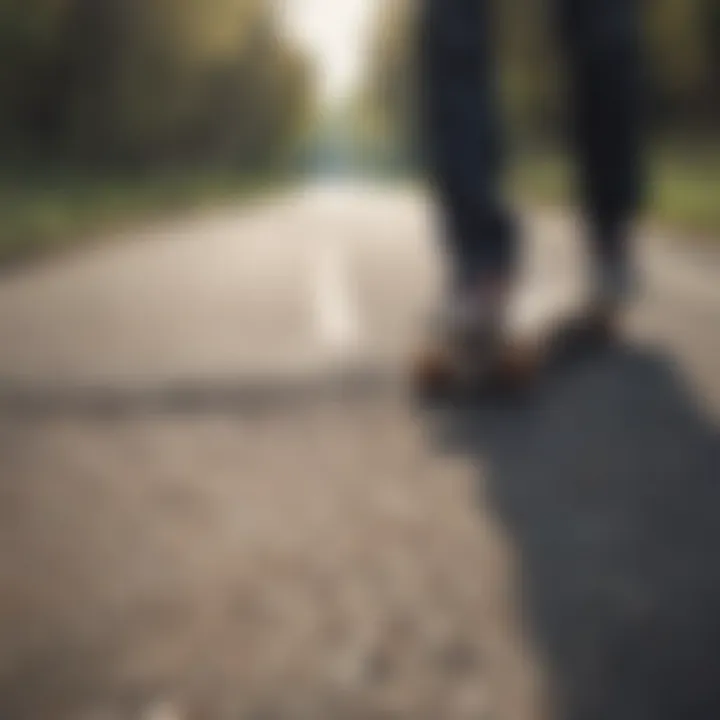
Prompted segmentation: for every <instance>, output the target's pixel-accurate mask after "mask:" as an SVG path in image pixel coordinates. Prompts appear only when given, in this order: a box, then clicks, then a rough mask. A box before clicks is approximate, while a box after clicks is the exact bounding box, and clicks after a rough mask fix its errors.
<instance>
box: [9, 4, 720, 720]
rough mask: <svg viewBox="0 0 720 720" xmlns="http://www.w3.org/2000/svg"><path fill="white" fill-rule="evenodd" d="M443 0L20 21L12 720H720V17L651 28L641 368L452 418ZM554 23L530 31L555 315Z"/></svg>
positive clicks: (540, 259)
mask: <svg viewBox="0 0 720 720" xmlns="http://www.w3.org/2000/svg"><path fill="white" fill-rule="evenodd" d="M420 1H421V0H277V2H274V1H273V0H0V720H240V719H241V718H242V719H243V720H244V719H245V718H247V720H284V719H286V718H287V719H288V720H295V719H297V720H310V719H312V720H316V719H327V720H345V719H346V718H347V719H348V720H351V719H357V720H365V719H367V720H395V719H396V718H397V719H399V720H404V719H407V720H423V719H425V718H427V720H488V719H489V718H498V720H500V719H502V720H505V719H507V720H577V719H578V718H583V720H585V719H586V718H592V719H593V720H595V719H597V718H600V719H602V720H606V719H607V720H610V719H612V720H627V719H630V720H648V719H651V720H676V719H677V718H681V719H682V720H713V719H714V718H720V696H719V694H718V668H720V623H718V608H719V607H720V564H719V563H718V561H717V558H718V550H719V549H720V524H719V523H718V522H717V517H718V511H719V508H720V483H719V482H718V479H719V478H720V434H719V433H718V423H717V420H718V417H720V375H719V374H718V368H720V282H719V280H718V278H719V275H720V248H719V247H718V244H717V243H718V240H719V239H720V3H719V2H718V0H653V1H652V2H645V3H643V4H644V8H645V16H644V20H645V23H644V31H645V34H646V43H645V50H646V68H647V80H648V83H647V101H648V103H647V105H648V110H649V120H650V125H651V128H650V129H651V137H650V141H651V142H650V166H651V167H650V171H651V183H650V185H651V187H650V197H649V203H648V206H647V210H646V218H647V221H648V222H647V224H645V225H643V227H642V228H641V229H640V232H639V237H638V249H639V256H640V264H641V267H642V271H643V273H642V274H643V287H642V292H641V293H640V297H638V299H637V302H636V303H634V304H633V306H632V307H631V308H629V312H628V317H627V320H628V322H627V325H628V327H627V335H626V337H624V338H623V340H626V341H627V342H624V341H623V342H619V343H617V345H616V346H614V347H613V348H609V349H608V350H607V352H605V353H600V354H599V355H598V356H596V357H594V358H592V359H590V360H588V362H587V363H580V364H579V365H578V366H577V367H575V366H573V367H572V368H571V369H570V371H568V372H567V373H557V374H556V375H555V374H552V373H549V374H548V376H547V379H548V382H547V383H545V382H542V383H538V387H537V388H533V391H532V392H530V393H529V394H528V397H526V398H525V397H524V398H522V400H521V401H519V402H510V403H502V402H497V403H494V402H488V403H484V402H480V403H478V404H477V405H475V404H473V403H468V404H467V405H465V404H463V403H458V404H452V403H451V404H450V405H449V406H448V407H446V408H442V409H441V410H439V411H438V412H436V413H435V412H424V411H423V410H424V409H421V408H418V407H417V406H416V405H415V404H414V403H412V402H409V401H408V397H407V395H406V394H405V393H404V392H403V389H404V387H405V383H404V382H403V381H404V375H403V368H405V367H406V366H405V363H406V360H407V355H408V352H409V351H411V350H412V349H413V348H414V347H415V343H416V342H417V340H418V331H419V329H420V328H421V326H422V318H421V317H420V314H421V313H422V312H423V310H424V309H425V308H429V307H431V306H432V303H433V302H434V301H435V295H436V290H437V287H438V283H437V280H438V275H439V272H438V271H439V270H441V269H442V263H440V262H439V260H438V257H437V249H438V245H439V244H438V243H437V242H436V240H437V238H436V233H435V230H434V228H433V226H432V223H431V222H429V220H430V218H429V215H428V213H427V210H428V206H429V203H427V202H426V200H427V198H425V196H424V193H423V192H422V182H421V180H420V179H421V169H420V168H419V167H418V154H417V113H416V111H415V107H416V90H417V86H418V78H417V75H416V67H417V66H416V61H415V55H414V48H415V42H414V39H415V32H414V23H415V11H416V10H417V4H418V3H419V2H420ZM548 4H549V2H546V1H545V0H497V1H496V6H497V8H498V10H499V11H500V13H499V15H500V17H499V21H498V26H497V32H498V34H500V35H501V36H502V37H501V38H500V42H498V46H499V48H500V50H499V52H500V55H501V57H500V58H499V59H498V67H499V68H500V71H501V75H502V87H503V99H504V105H505V114H506V117H507V120H508V129H509V133H508V134H509V138H508V140H509V143H508V144H509V146H510V150H511V158H510V159H511V161H512V162H511V163H510V173H509V176H508V185H509V189H511V190H512V191H513V196H514V197H515V198H516V199H517V200H518V201H519V202H520V204H521V205H522V206H523V218H524V219H525V220H527V230H528V232H527V243H525V247H526V249H527V251H528V252H527V257H528V260H529V262H528V263H526V266H527V267H523V268H522V271H523V273H525V272H526V271H527V275H526V276H523V282H522V283H520V290H521V292H520V293H519V294H524V295H525V296H526V298H525V299H526V300H527V301H528V302H527V305H528V307H531V308H535V309H537V308H540V309H542V308H545V309H546V311H547V308H550V309H551V311H554V310H553V309H554V308H555V307H556V306H555V305H553V303H554V302H555V301H556V300H557V297H558V296H562V297H561V299H562V298H563V297H566V296H567V297H570V299H571V300H574V299H577V294H576V293H575V291H576V289H577V285H578V282H577V280H578V278H580V279H582V273H581V269H582V268H583V267H584V265H583V262H584V261H585V260H586V258H585V253H584V250H585V248H584V246H583V243H582V242H578V235H579V234H580V233H579V232H578V228H577V226H576V224H575V222H574V219H573V215H572V211H571V210H570V205H571V202H572V200H573V193H574V182H573V179H572V178H573V175H572V167H571V165H570V163H569V159H568V158H569V153H568V147H567V137H566V135H567V134H566V132H565V128H566V125H567V122H566V111H565V103H564V84H565V81H564V70H563V63H562V59H561V58H559V57H558V55H557V47H556V45H555V43H554V42H553V41H552V33H553V30H552V27H551V15H550V13H549V12H547V10H548V8H547V5H548ZM525 280H527V282H525ZM542 317H543V316H542V315H541V318H542ZM544 317H546V318H549V317H550V313H549V312H546V315H545V316H544ZM516 399H517V398H516ZM546 701H547V702H546Z"/></svg>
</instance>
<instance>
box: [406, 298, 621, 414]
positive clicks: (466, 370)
mask: <svg viewBox="0 0 720 720" xmlns="http://www.w3.org/2000/svg"><path fill="white" fill-rule="evenodd" d="M619 336H620V329H619V323H618V320H617V316H616V313H613V312H611V311H609V310H603V311H600V310H587V309H580V310H579V311H578V310H576V311H574V312H565V313H563V314H560V315H559V316H555V317H552V318H545V319H543V320H539V321H537V322H535V323H534V324H533V325H532V326H529V327H528V326H525V327H521V328H518V327H514V328H513V327H511V328H510V330H508V331H507V332H506V333H505V335H504V336H503V337H499V338H497V339H496V340H495V341H494V343H493V345H492V349H491V351H490V352H484V353H483V354H482V357H479V356H478V355H477V354H475V353H474V352H473V350H472V349H471V348H468V347H464V346H463V344H462V343H454V342H453V341H452V340H451V339H448V338H443V337H442V336H441V335H440V336H439V337H438V335H435V336H433V335H432V334H431V336H430V338H429V340H428V341H426V343H425V344H424V345H423V346H421V350H420V352H419V353H418V355H417V356H416V357H415V358H414V360H413V364H412V368H411V382H412V386H413V390H414V393H415V394H416V395H417V396H419V397H421V398H423V399H431V400H432V399H441V398H446V397H455V396H461V397H462V396H466V397H478V396H480V397H481V396H483V395H484V394H488V393H489V394H496V393H497V394H505V395H508V394H517V393H523V392H525V391H527V390H529V389H531V388H532V387H533V386H534V385H536V384H537V382H538V381H539V380H541V379H542V378H543V377H545V376H547V375H549V374H551V373H553V372H556V371H559V370H562V369H564V368H567V367H568V366H569V365H570V364H573V363H575V362H577V361H579V360H581V359H583V358H587V357H590V356H593V355H595V354H597V353H598V352H601V351H602V350H603V349H606V348H608V347H609V346H611V345H613V344H614V343H615V342H616V341H617V340H619Z"/></svg>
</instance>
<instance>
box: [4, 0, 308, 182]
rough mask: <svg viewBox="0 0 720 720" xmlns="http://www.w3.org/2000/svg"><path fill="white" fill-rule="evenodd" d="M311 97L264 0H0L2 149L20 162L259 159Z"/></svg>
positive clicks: (289, 131) (270, 152)
mask: <svg viewBox="0 0 720 720" xmlns="http://www.w3.org/2000/svg"><path fill="white" fill-rule="evenodd" d="M310 96H311V82H310V73H309V68H308V65H307V63H306V60H305V58H304V57H303V56H302V55H301V54H300V53H299V51H298V50H297V49H296V48H295V47H293V46H291V44H290V43H289V42H288V40H287V38H285V37H283V36H282V35H281V33H280V31H279V25H278V22H277V17H276V15H275V13H274V12H273V8H272V7H271V6H270V5H269V2H268V0H0V149H1V150H2V151H3V153H4V154H5V156H6V157H7V156H8V154H10V153H12V154H14V155H15V158H16V160H17V161H18V162H19V163H22V164H25V165H27V164H28V163H30V162H40V163H43V164H44V163H47V162H49V161H52V162H59V163H71V164H74V165H85V166H91V167H94V166H102V167H108V166H109V167H111V168H113V169H114V170H117V169H132V170H136V169H143V170H145V169H155V168H163V169H165V168H172V167H176V166H179V165H180V166H182V165H188V164H207V163H221V164H224V165H229V166H235V167H242V168H247V167H254V166H257V165H265V164H267V163H268V162H271V161H272V160H273V158H274V157H275V156H276V155H277V153H278V150H281V149H282V148H283V147H284V146H285V144H286V142H287V141H288V140H289V139H290V138H291V137H292V135H293V133H294V132H295V131H296V129H297V125H298V123H299V122H301V121H302V117H303V114H304V111H305V108H306V105H307V103H308V102H309V100H310Z"/></svg>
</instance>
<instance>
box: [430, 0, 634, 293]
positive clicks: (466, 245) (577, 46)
mask: <svg viewBox="0 0 720 720" xmlns="http://www.w3.org/2000/svg"><path fill="white" fill-rule="evenodd" d="M496 2H502V0H422V12H421V20H420V27H421V39H420V40H421V41H420V64H421V68H420V70H421V112H422V115H423V123H422V124H423V128H424V138H425V151H426V159H427V161H428V165H429V170H430V173H431V177H432V179H433V180H434V184H435V186H436V190H437V193H438V195H439V198H440V202H441V205H442V207H443V209H444V215H445V219H446V221H447V236H448V246H449V250H450V254H451V256H452V258H453V260H454V263H455V266H456V270H457V274H458V277H459V278H460V279H461V281H462V280H473V279H474V278H476V277H477V276H478V275H479V274H483V273H492V274H497V273H502V274H507V273H509V272H510V271H511V270H512V265H513V256H514V245H515V231H514V229H513V224H514V223H513V218H512V216H511V214H510V213H509V212H508V210H507V209H506V208H505V206H504V204H503V199H502V193H501V187H500V186H501V181H502V170H503V151H502V139H501V135H502V133H501V123H500V121H499V109H498V104H499V103H498V97H497V88H496V73H495V64H494V49H493V37H494V35H495V33H494V26H493V19H492V11H493V9H494V8H495V7H496V6H495V3H496ZM548 4H549V5H550V4H552V7H551V8H549V9H550V10H551V11H552V12H553V13H555V14H556V16H557V29H558V37H559V38H560V40H561V42H562V44H563V48H564V51H565V58H566V60H567V63H568V67H569V76H570V93H571V97H570V104H571V110H572V112H571V117H572V127H573V128H574V138H573V140H574V148H575V151H576V154H577V159H578V163H579V170H580V173H579V175H580V178H581V182H582V198H583V203H584V211H585V214H586V217H587V220H588V223H589V227H590V235H591V241H592V242H593V249H594V250H595V251H596V252H597V253H598V254H599V255H600V256H602V257H603V258H607V259H621V258H622V257H623V255H624V252H625V245H626V242H627V238H626V232H625V229H626V226H627V224H628V221H629V220H631V219H632V216H633V215H634V213H635V211H636V209H637V206H638V203H639V199H640V198H639V195H640V190H641V187H640V186H641V181H640V174H641V173H640V154H641V153H640V144H641V143H640V140H641V124H642V123H641V102H640V97H641V82H640V62H639V55H640V53H639V35H640V33H639V17H638V16H639V7H638V5H639V0H548Z"/></svg>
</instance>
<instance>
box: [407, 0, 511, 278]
mask: <svg viewBox="0 0 720 720" xmlns="http://www.w3.org/2000/svg"><path fill="white" fill-rule="evenodd" d="M491 2H492V0H422V2H421V17H420V91H421V92H420V95H421V105H420V111H421V114H422V118H421V120H422V122H421V124H422V129H423V138H424V148H423V149H424V151H425V159H426V161H427V164H428V169H429V172H430V175H431V180H432V181H433V184H434V186H435V190H436V191H437V195H438V199H439V201H440V204H441V207H442V210H443V214H444V217H445V220H446V226H447V249H448V250H449V253H450V256H451V261H452V263H453V270H454V277H455V280H456V282H457V283H458V284H459V285H460V286H461V287H464V286H468V285H474V284H477V283H482V282H483V279H484V278H486V277H492V278H498V277H502V278H503V279H504V278H505V277H506V276H507V275H508V274H509V273H510V271H511V266H512V260H513V257H512V256H513V249H512V244H513V237H512V235H513V230H512V223H511V219H510V217H509V215H508V212H507V211H506V209H505V208H504V206H503V203H502V200H501V170H502V152H501V147H500V132H499V127H498V105H497V101H496V95H495V89H494V83H495V73H494V70H495V68H494V62H493V50H492V47H491V40H490V39H491V37H492V35H493V28H492V22H491V17H490V15H491V8H490V4H491Z"/></svg>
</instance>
